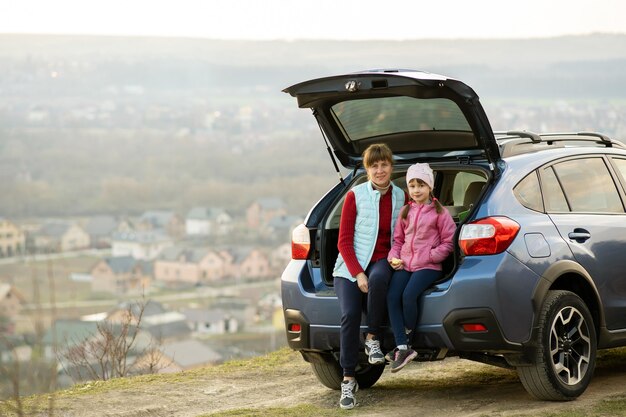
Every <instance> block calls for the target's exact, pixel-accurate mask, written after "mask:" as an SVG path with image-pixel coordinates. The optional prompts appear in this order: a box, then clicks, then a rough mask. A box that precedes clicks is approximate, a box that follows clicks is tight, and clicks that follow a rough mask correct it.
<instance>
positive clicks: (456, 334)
mask: <svg viewBox="0 0 626 417" xmlns="http://www.w3.org/2000/svg"><path fill="white" fill-rule="evenodd" d="M464 323H482V324H484V325H485V326H486V327H487V329H488V330H487V331H486V332H472V333H469V332H465V331H464V330H463V328H462V327H461V325H462V324H464ZM443 327H444V329H445V330H446V333H447V334H448V337H449V338H450V341H451V342H452V345H453V346H454V350H456V351H459V352H472V351H474V352H476V351H480V352H487V351H489V352H519V351H521V350H522V345H520V344H518V343H513V342H509V341H508V340H506V338H505V337H504V335H503V333H502V329H501V327H500V324H499V323H498V320H497V319H496V317H495V315H494V313H493V311H491V309H488V308H466V309H459V310H453V311H451V312H450V313H448V315H447V316H446V317H445V318H444V319H443Z"/></svg>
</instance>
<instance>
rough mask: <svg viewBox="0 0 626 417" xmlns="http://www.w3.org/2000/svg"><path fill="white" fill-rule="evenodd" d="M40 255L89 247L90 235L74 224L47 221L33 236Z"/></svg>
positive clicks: (33, 241)
mask: <svg viewBox="0 0 626 417" xmlns="http://www.w3.org/2000/svg"><path fill="white" fill-rule="evenodd" d="M32 243H33V245H34V249H35V251H37V252H38V253H52V252H70V251H75V250H79V249H86V248H88V247H89V244H90V240H89V235H88V234H87V232H85V230H84V229H83V228H82V227H80V226H78V225H77V224H75V223H72V222H66V221H54V220H52V221H47V222H45V223H44V224H43V225H42V226H41V227H40V228H39V229H38V230H37V231H36V232H35V233H34V234H33V236H32Z"/></svg>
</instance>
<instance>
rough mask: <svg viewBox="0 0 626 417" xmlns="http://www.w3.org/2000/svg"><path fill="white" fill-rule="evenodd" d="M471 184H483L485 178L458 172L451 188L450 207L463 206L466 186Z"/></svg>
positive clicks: (470, 173)
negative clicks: (451, 201)
mask: <svg viewBox="0 0 626 417" xmlns="http://www.w3.org/2000/svg"><path fill="white" fill-rule="evenodd" d="M473 182H485V177H482V176H480V175H478V174H474V173H473V172H459V173H458V174H456V175H455V176H454V185H453V187H452V199H453V200H454V202H453V204H452V205H454V206H462V205H463V201H464V200H465V191H466V190H467V186H468V185H469V184H471V183H473Z"/></svg>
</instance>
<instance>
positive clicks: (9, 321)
mask: <svg viewBox="0 0 626 417" xmlns="http://www.w3.org/2000/svg"><path fill="white" fill-rule="evenodd" d="M25 302H26V299H25V298H24V296H23V295H22V294H21V293H20V292H19V291H18V290H17V288H15V287H13V286H12V285H9V284H0V335H1V334H13V332H14V330H15V319H16V318H17V316H18V315H19V314H20V311H21V309H22V305H23V304H24V303H25Z"/></svg>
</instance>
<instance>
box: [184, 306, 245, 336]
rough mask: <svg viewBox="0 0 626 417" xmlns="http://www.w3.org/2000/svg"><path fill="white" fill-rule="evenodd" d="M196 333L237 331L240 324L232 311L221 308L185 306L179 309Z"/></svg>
mask: <svg viewBox="0 0 626 417" xmlns="http://www.w3.org/2000/svg"><path fill="white" fill-rule="evenodd" d="M181 313H183V314H184V315H185V317H186V318H187V323H189V324H190V325H191V327H192V330H193V332H194V333H196V334H225V333H237V331H239V329H240V327H241V324H240V323H239V319H238V318H236V317H235V314H234V313H233V312H229V311H226V310H224V309H221V308H212V309H201V308H186V309H183V310H182V311H181Z"/></svg>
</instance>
